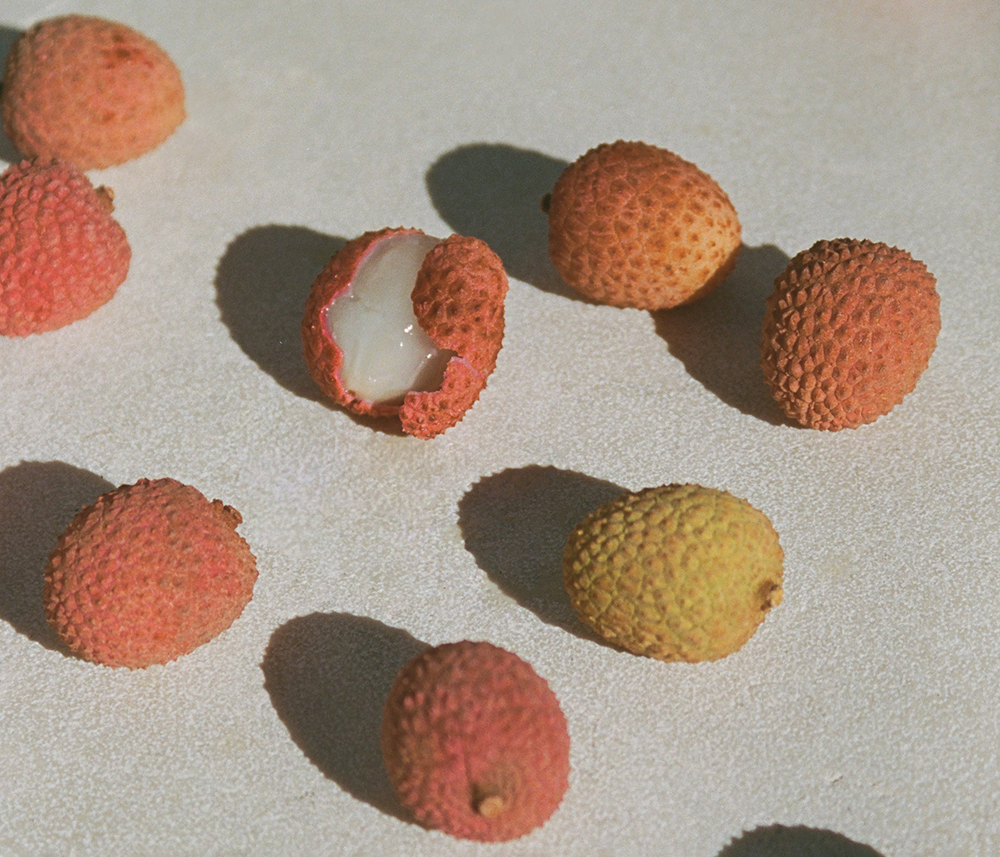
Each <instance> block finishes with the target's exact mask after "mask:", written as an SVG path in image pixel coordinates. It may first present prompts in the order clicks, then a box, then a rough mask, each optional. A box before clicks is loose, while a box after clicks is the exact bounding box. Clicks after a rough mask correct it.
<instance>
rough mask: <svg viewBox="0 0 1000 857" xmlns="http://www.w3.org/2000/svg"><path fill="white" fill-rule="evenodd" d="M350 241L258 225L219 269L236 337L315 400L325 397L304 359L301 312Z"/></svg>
mask: <svg viewBox="0 0 1000 857" xmlns="http://www.w3.org/2000/svg"><path fill="white" fill-rule="evenodd" d="M346 243H347V241H346V239H344V238H338V237H335V236H331V235H324V234H323V233H321V232H316V231H314V230H312V229H307V228H306V227H303V226H281V225H273V224H272V225H270V226H255V227H253V228H252V229H248V230H247V231H246V232H244V233H242V234H241V235H239V236H237V237H236V238H235V239H234V240H233V241H232V243H230V245H229V246H228V247H227V248H226V252H225V254H223V256H222V258H221V259H220V260H219V264H218V267H217V269H216V274H215V289H216V304H217V305H218V307H219V312H220V316H221V318H222V322H223V323H224V324H225V325H226V327H228V328H229V332H230V334H231V335H232V337H233V340H234V341H235V342H236V344H237V345H239V346H240V348H242V349H243V351H244V353H245V354H246V355H247V356H248V357H249V358H250V359H251V360H253V362H254V363H256V364H257V365H258V366H259V367H260V368H261V369H263V370H264V371H265V372H267V374H268V375H270V376H271V377H272V378H274V380H275V381H277V382H278V383H279V384H280V385H281V386H282V387H284V388H285V389H287V390H290V391H291V392H293V393H295V394H296V395H298V396H301V397H303V398H305V399H311V400H313V401H322V400H323V397H322V394H321V393H320V391H319V390H318V389H317V388H316V385H315V384H314V383H313V381H312V378H310V377H309V370H308V369H307V368H306V364H305V361H304V360H303V358H302V334H301V328H302V312H303V310H304V309H305V305H306V298H307V297H308V296H309V289H310V288H311V287H312V284H313V280H315V279H316V276H317V275H318V274H319V272H320V271H321V270H322V269H323V266H324V265H325V264H326V263H327V262H329V261H330V257H331V256H333V255H334V254H335V253H336V252H337V251H338V250H340V248H341V247H343V246H344V244H346Z"/></svg>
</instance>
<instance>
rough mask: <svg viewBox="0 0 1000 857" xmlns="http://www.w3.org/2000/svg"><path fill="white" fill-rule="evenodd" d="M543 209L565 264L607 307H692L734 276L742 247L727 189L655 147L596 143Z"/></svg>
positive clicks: (574, 280)
mask: <svg viewBox="0 0 1000 857" xmlns="http://www.w3.org/2000/svg"><path fill="white" fill-rule="evenodd" d="M542 208H543V209H544V210H545V211H547V212H548V216H549V255H550V256H551V258H552V263H553V264H554V265H555V267H556V270H557V271H558V272H559V274H560V276H562V278H563V279H564V280H565V281H566V282H567V283H568V284H569V285H571V286H572V287H573V288H574V289H576V290H577V291H578V292H580V293H581V294H582V295H584V296H586V297H588V298H590V299H591V300H594V301H597V302H598V303H602V304H610V305H612V306H619V307H637V308H638V309H646V310H658V309H668V308H670V307H675V306H679V305H680V304H686V303H690V302H692V301H695V300H697V299H698V298H700V297H703V296H704V295H707V294H708V293H709V292H710V291H712V289H714V288H715V287H716V286H718V285H719V284H720V283H721V282H722V281H723V280H724V279H725V278H726V277H727V276H728V275H729V272H730V271H732V269H733V267H734V266H735V264H736V256H737V254H738V252H739V249H740V222H739V219H738V218H737V216H736V209H734V208H733V204H732V203H731V202H730V201H729V197H728V196H726V194H725V192H723V190H722V188H720V187H719V185H718V184H716V183H715V181H713V179H712V178H711V176H709V175H708V174H707V173H704V172H702V171H701V170H699V169H698V168H697V167H696V166H695V165H694V164H692V163H689V162H688V161H685V160H683V159H682V158H680V157H678V156H677V155H675V154H674V153H673V152H669V151H667V150H666V149H661V148H658V147H656V146H651V145H649V144H648V143H638V142H631V143H629V142H625V141H624V140H619V141H618V142H617V143H603V144H601V145H600V146H597V147H596V148H594V149H591V150H590V151H589V152H587V153H586V154H585V155H583V156H581V157H580V158H579V159H577V160H576V161H575V162H574V163H572V164H570V165H569V166H568V167H567V168H566V170H565V171H564V172H563V174H562V175H561V176H560V177H559V179H558V181H557V182H556V184H555V187H554V188H553V190H552V193H551V195H550V196H547V197H546V198H545V199H544V200H543V201H542Z"/></svg>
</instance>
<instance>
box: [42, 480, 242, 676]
mask: <svg viewBox="0 0 1000 857" xmlns="http://www.w3.org/2000/svg"><path fill="white" fill-rule="evenodd" d="M241 521H242V518H241V517H240V513H239V512H237V511H236V510H235V509H233V508H231V507H229V506H226V505H224V504H223V503H222V502H221V501H219V500H213V501H211V502H209V501H208V500H207V499H206V498H205V497H204V496H203V495H202V494H201V493H200V492H199V491H198V490H197V489H195V488H191V487H189V486H187V485H182V484H181V483H180V482H177V481H175V480H173V479H155V480H148V479H143V480H140V481H139V482H137V483H136V484H135V485H123V486H122V487H120V488H117V489H116V490H114V491H111V492H109V493H107V494H105V495H103V496H102V497H100V498H98V500H97V502H96V503H94V504H93V505H92V506H88V507H87V508H85V509H83V510H81V511H80V512H79V513H78V514H77V515H76V517H74V518H73V520H72V521H71V522H70V524H69V526H68V527H67V528H66V530H65V532H64V533H63V534H62V535H61V536H60V537H59V541H58V542H57V544H56V547H55V549H54V550H53V551H52V554H51V556H50V557H49V564H48V567H47V569H46V572H45V589H44V601H45V612H46V615H47V616H48V619H49V622H50V623H51V624H52V626H53V627H54V628H55V630H56V633H57V634H58V635H59V637H60V639H61V640H62V641H63V642H64V643H65V645H66V646H67V647H68V648H69V650H70V651H71V652H72V653H73V654H75V655H78V656H79V657H81V658H83V659H85V660H88V661H92V662H93V663H97V664H104V665H106V666H112V667H131V668H141V667H147V666H150V665H151V664H165V663H167V662H169V661H172V660H174V659H175V658H178V657H180V656H181V655H184V654H187V653H188V652H190V651H192V650H193V649H195V648H197V647H198V646H200V645H202V644H203V643H207V642H208V641H209V640H211V639H212V638H213V637H215V636H217V635H218V634H220V633H221V632H222V631H224V630H225V629H226V628H228V627H229V626H230V625H231V624H232V623H233V621H234V620H235V619H236V618H237V617H238V616H239V615H240V614H241V613H242V612H243V608H244V607H245V606H246V605H247V603H248V602H249V601H250V598H251V596H252V595H253V586H254V583H255V582H256V580H257V567H256V561H255V559H254V556H253V554H252V553H251V552H250V548H249V547H248V546H247V543H246V542H245V541H244V540H243V538H242V537H241V536H240V535H239V534H238V533H237V532H236V527H237V526H238V525H239V524H240V522H241Z"/></svg>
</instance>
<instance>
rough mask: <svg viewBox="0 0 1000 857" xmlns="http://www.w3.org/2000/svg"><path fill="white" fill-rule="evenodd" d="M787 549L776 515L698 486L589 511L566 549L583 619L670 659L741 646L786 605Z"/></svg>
mask: <svg viewBox="0 0 1000 857" xmlns="http://www.w3.org/2000/svg"><path fill="white" fill-rule="evenodd" d="M783 566H784V554H783V552H782V549H781V546H780V544H779V543H778V534H777V533H776V532H775V530H774V527H773V526H772V525H771V522H770V520H768V518H767V516H766V515H765V514H764V513H763V512H761V511H760V510H758V509H755V508H754V507H753V506H751V505H750V504H749V503H748V502H747V501H746V500H742V499H740V498H737V497H734V496H733V495H732V494H730V493H728V492H726V491H720V490H717V489H713V488H705V487H702V486H699V485H666V486H662V487H659V488H646V489H644V490H642V491H639V492H637V493H628V494H624V495H622V496H621V497H618V498H617V499H614V500H612V501H610V502H609V503H606V504H605V505H603V506H601V507H600V508H598V509H597V510H596V511H594V512H592V513H591V514H590V515H589V516H587V517H586V518H585V519H584V520H583V521H582V522H581V523H580V525H579V526H578V527H577V528H576V529H575V530H574V531H573V532H572V533H571V535H570V537H569V539H568V541H567V543H566V547H565V550H564V552H563V581H564V583H565V585H566V591H567V592H568V593H569V597H570V601H571V602H572V604H573V606H574V607H575V608H576V611H577V613H578V614H579V615H580V618H581V619H582V620H583V621H584V622H585V623H586V624H587V625H588V626H590V627H591V628H592V629H593V630H594V631H596V632H597V633H598V634H599V635H600V636H601V637H603V638H604V639H605V640H607V641H608V642H611V643H613V644H615V645H617V646H620V647H621V648H623V649H626V650H628V651H630V652H633V653H635V654H639V655H646V656H648V657H652V658H658V659H660V660H663V661H691V662H693V661H711V660H717V659H719V658H722V657H725V656H726V655H729V654H731V653H732V652H735V651H737V650H738V649H739V648H741V647H742V646H743V644H744V643H746V642H747V640H749V639H750V637H751V636H753V634H754V633H755V632H756V630H757V628H758V626H759V625H760V624H761V622H763V621H764V618H765V617H766V616H767V614H768V612H769V611H770V610H771V608H772V607H775V606H777V605H778V604H779V603H780V602H781V593H782V579H783Z"/></svg>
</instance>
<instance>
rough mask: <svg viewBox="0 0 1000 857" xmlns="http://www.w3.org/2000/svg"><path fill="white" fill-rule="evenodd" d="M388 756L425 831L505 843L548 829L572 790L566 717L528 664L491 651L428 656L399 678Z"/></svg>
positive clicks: (391, 702) (446, 650) (386, 731)
mask: <svg viewBox="0 0 1000 857" xmlns="http://www.w3.org/2000/svg"><path fill="white" fill-rule="evenodd" d="M381 741H382V754H383V758H384V760H385V766H386V770H387V772H388V774H389V780H390V781H391V782H392V785H393V787H394V788H395V790H396V793H397V795H398V796H399V800H400V802H401V803H402V804H403V805H404V806H405V807H406V808H407V809H408V810H410V811H411V812H412V813H413V817H414V819H415V820H416V821H417V822H419V823H420V824H422V825H424V826H425V827H429V828H433V829H438V830H443V831H444V832H445V833H448V834H450V835H452V836H456V837H459V838H462V839H476V840H480V841H486V842H502V841H506V840H510V839H515V838H517V837H520V836H524V835H525V834H527V833H530V832H531V831H532V830H534V829H536V828H537V827H539V826H541V825H542V824H544V823H545V822H546V821H547V820H548V819H549V817H550V816H551V815H552V813H553V812H555V810H556V808H557V807H558V806H559V804H560V802H561V801H562V797H563V794H564V793H565V791H566V788H567V785H568V782H569V733H568V730H567V725H566V718H565V716H564V715H563V712H562V709H561V708H560V706H559V702H558V700H557V699H556V696H555V694H554V693H553V692H552V690H551V688H550V687H549V685H548V683H547V682H546V681H545V680H544V679H543V678H541V677H540V676H539V675H538V674H537V673H536V672H535V670H534V669H533V668H532V667H531V665H530V664H528V663H527V662H526V661H524V660H522V659H521V658H519V657H517V655H514V654H512V653H511V652H508V651H506V650H504V649H501V648H499V647H498V646H494V645H492V644H490V643H484V642H469V641H464V642H460V643H448V644H445V645H442V646H438V647H436V648H432V649H428V650H426V651H424V652H422V653H421V654H419V655H417V657H415V658H414V659H412V660H411V661H410V662H409V663H408V664H407V665H406V666H405V667H404V668H403V669H402V671H401V672H400V673H399V675H398V676H397V678H396V681H395V683H394V684H393V687H392V689H391V691H390V692H389V696H388V698H387V700H386V704H385V710H384V715H383V719H382V738H381Z"/></svg>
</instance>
